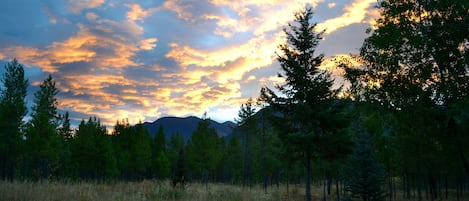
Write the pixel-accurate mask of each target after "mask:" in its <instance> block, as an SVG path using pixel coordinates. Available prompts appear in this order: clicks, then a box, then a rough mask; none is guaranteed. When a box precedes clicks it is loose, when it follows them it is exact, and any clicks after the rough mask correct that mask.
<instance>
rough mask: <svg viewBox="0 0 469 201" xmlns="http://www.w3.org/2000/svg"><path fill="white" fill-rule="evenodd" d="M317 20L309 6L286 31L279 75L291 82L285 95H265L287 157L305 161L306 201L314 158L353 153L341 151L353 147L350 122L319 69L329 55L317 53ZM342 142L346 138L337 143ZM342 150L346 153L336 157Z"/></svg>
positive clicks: (265, 91)
mask: <svg viewBox="0 0 469 201" xmlns="http://www.w3.org/2000/svg"><path fill="white" fill-rule="evenodd" d="M312 16H313V11H312V9H311V8H307V9H305V10H304V11H302V12H299V13H297V14H295V20H294V22H293V23H291V24H289V26H288V29H284V32H285V34H286V36H287V41H286V43H285V44H281V45H280V46H279V49H280V51H281V54H277V60H278V61H279V63H280V65H281V68H282V72H281V73H279V76H280V77H282V78H284V79H285V82H284V83H283V84H281V85H278V86H276V89H277V90H278V91H280V92H281V94H282V95H281V96H277V95H276V94H275V93H274V92H273V91H272V90H271V89H268V88H264V89H262V91H261V93H262V96H263V97H262V99H263V100H267V102H268V103H269V104H270V105H271V106H272V108H273V110H274V111H273V112H274V115H273V123H274V126H275V127H276V129H277V130H278V131H279V136H280V139H281V140H282V141H283V142H284V143H285V146H284V147H285V149H286V151H287V153H289V154H290V155H293V156H296V157H297V158H299V159H301V160H303V161H304V164H305V168H306V173H307V174H306V200H311V192H310V183H309V181H310V169H311V161H312V159H313V158H315V157H317V156H320V157H322V158H323V159H331V160H332V159H335V158H337V157H340V155H343V154H344V153H346V152H347V151H346V150H347V148H341V147H346V146H348V144H349V143H347V142H348V138H347V136H346V135H342V133H340V132H339V130H340V129H342V128H344V127H346V123H345V122H346V121H339V119H340V118H339V117H338V116H340V109H337V108H336V107H337V105H336V104H334V99H335V97H336V94H337V92H338V90H334V89H332V85H333V80H332V79H331V77H330V73H329V72H327V71H324V70H321V69H319V66H320V65H321V64H322V62H323V60H324V55H323V54H319V55H316V54H315V51H316V48H317V46H318V44H319V42H320V41H321V40H322V35H323V33H324V32H323V31H321V32H316V25H317V24H316V23H311V19H312ZM338 122H343V123H340V124H337V123H338ZM336 139H340V140H338V141H337V142H335V141H336ZM331 143H337V144H331ZM333 147H334V148H333ZM336 148H339V149H337V150H344V151H343V152H344V153H342V151H340V152H337V154H335V153H334V152H333V150H334V149H336ZM336 155H337V156H336Z"/></svg>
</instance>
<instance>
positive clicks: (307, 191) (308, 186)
mask: <svg viewBox="0 0 469 201" xmlns="http://www.w3.org/2000/svg"><path fill="white" fill-rule="evenodd" d="M305 162H306V164H305V166H306V186H305V188H306V189H305V201H311V183H310V182H311V181H310V180H311V159H310V157H309V155H308V154H307V156H306V161H305Z"/></svg>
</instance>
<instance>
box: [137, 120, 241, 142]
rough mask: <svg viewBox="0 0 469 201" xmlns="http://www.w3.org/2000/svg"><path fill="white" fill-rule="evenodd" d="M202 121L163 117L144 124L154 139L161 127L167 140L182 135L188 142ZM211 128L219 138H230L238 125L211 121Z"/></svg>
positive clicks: (229, 122)
mask: <svg viewBox="0 0 469 201" xmlns="http://www.w3.org/2000/svg"><path fill="white" fill-rule="evenodd" d="M201 120H202V119H200V118H198V117H194V116H189V117H185V118H181V117H163V118H160V119H157V120H156V121H154V122H151V123H150V122H145V123H143V127H145V128H146V129H147V130H148V132H149V133H150V135H151V136H152V137H154V136H155V135H156V132H158V129H159V128H160V126H163V129H164V133H165V137H166V140H169V139H170V137H171V136H172V135H173V134H175V133H180V134H182V136H183V137H184V140H186V141H187V140H188V139H189V138H190V137H191V136H192V133H193V132H194V131H195V130H196V129H197V125H198V123H199V121H201ZM210 126H211V127H212V128H214V129H215V131H217V133H218V135H219V136H223V137H229V136H230V135H231V134H232V132H233V128H234V127H236V124H235V123H233V122H231V121H227V122H224V123H218V122H216V121H213V120H210Z"/></svg>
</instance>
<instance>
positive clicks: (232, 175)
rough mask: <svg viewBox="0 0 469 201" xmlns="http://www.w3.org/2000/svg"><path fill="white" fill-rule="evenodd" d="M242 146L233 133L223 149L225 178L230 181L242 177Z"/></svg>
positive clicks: (234, 181)
mask: <svg viewBox="0 0 469 201" xmlns="http://www.w3.org/2000/svg"><path fill="white" fill-rule="evenodd" d="M241 153H242V147H241V143H240V140H239V137H238V136H236V135H234V136H232V137H231V139H230V140H229V142H228V146H227V147H226V149H225V154H224V158H225V160H224V165H225V171H226V173H225V174H226V177H227V178H226V179H228V180H229V181H231V183H238V182H239V181H241V178H242V174H241V173H242V158H243V155H242V154H241Z"/></svg>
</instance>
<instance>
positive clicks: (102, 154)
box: [72, 117, 118, 180]
mask: <svg viewBox="0 0 469 201" xmlns="http://www.w3.org/2000/svg"><path fill="white" fill-rule="evenodd" d="M72 148H73V149H72V150H73V152H72V153H73V155H72V157H73V160H74V162H75V163H77V166H78V167H77V168H78V170H77V171H78V176H79V177H80V178H83V179H95V180H104V179H107V178H111V177H113V176H115V175H117V173H118V169H117V160H116V157H115V152H114V149H113V147H112V144H111V138H110V136H108V135H107V131H106V127H105V126H103V125H101V123H100V121H99V120H98V119H97V118H96V117H93V118H91V117H90V118H89V119H88V121H87V122H85V120H82V121H81V123H80V125H79V126H78V130H77V131H76V134H75V137H74V141H73V147H72Z"/></svg>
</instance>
